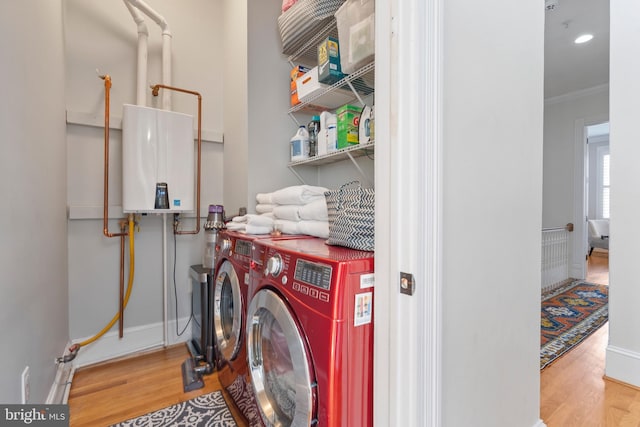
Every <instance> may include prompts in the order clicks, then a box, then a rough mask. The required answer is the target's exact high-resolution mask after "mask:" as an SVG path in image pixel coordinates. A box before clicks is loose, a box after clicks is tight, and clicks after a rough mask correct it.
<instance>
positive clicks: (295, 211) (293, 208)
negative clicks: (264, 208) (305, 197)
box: [273, 205, 301, 221]
mask: <svg viewBox="0 0 640 427" xmlns="http://www.w3.org/2000/svg"><path fill="white" fill-rule="evenodd" d="M300 207H301V206H300V205H277V206H276V207H275V208H273V216H275V217H276V218H277V219H286V220H289V221H300V214H299V211H300Z"/></svg>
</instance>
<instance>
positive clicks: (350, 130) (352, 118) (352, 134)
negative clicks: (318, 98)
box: [336, 104, 362, 149]
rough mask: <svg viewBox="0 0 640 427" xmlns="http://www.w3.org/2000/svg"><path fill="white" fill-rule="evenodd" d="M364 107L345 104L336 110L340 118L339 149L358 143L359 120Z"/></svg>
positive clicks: (338, 118)
mask: <svg viewBox="0 0 640 427" xmlns="http://www.w3.org/2000/svg"><path fill="white" fill-rule="evenodd" d="M361 110H362V108H360V107H356V106H355V105H349V104H347V105H343V106H342V107H340V108H338V109H337V110H336V116H337V120H338V126H337V127H338V149H341V148H345V147H350V146H352V145H355V144H358V121H359V120H360V112H361Z"/></svg>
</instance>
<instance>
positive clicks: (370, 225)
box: [324, 181, 375, 251]
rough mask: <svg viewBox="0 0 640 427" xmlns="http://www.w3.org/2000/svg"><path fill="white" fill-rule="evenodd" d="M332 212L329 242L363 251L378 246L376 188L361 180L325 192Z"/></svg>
mask: <svg viewBox="0 0 640 427" xmlns="http://www.w3.org/2000/svg"><path fill="white" fill-rule="evenodd" d="M324 195H325V200H326V202H327V211H328V214H329V238H328V239H327V244H329V245H338V246H345V247H348V248H352V249H359V250H363V251H373V250H374V248H375V190H374V189H373V188H362V187H361V186H360V183H359V182H358V181H352V182H349V183H346V184H344V185H342V186H341V187H340V188H339V189H336V190H329V191H326V192H325V193H324Z"/></svg>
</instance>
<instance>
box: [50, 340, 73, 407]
mask: <svg viewBox="0 0 640 427" xmlns="http://www.w3.org/2000/svg"><path fill="white" fill-rule="evenodd" d="M70 346H71V343H70V342H69V343H67V345H66V346H65V348H64V350H63V351H62V355H63V356H64V355H66V354H68V353H69V352H68V348H69V347H70ZM74 372H75V367H74V366H73V365H72V364H67V363H60V362H57V364H56V376H55V378H54V379H53V384H51V388H50V389H49V394H48V396H47V400H46V401H45V403H46V404H47V405H58V404H63V403H67V399H68V397H69V389H70V388H71V379H72V378H73V373H74Z"/></svg>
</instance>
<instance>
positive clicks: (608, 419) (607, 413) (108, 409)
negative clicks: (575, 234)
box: [69, 251, 640, 427]
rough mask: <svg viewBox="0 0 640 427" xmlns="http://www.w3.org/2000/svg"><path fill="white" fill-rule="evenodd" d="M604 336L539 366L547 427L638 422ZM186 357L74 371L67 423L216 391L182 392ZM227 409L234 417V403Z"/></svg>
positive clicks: (109, 418)
mask: <svg viewBox="0 0 640 427" xmlns="http://www.w3.org/2000/svg"><path fill="white" fill-rule="evenodd" d="M608 271H609V270H608V254H606V253H604V254H603V253H596V252H595V251H594V254H593V255H592V256H591V257H590V259H589V261H588V272H589V274H588V276H587V280H588V281H591V282H595V283H607V284H608ZM607 341H608V325H604V326H603V327H602V328H600V329H599V330H598V331H597V332H596V333H595V334H593V335H592V336H590V337H589V338H587V339H586V340H585V341H584V342H583V343H582V344H580V345H579V346H578V347H576V349H574V350H573V351H571V352H569V353H567V354H566V355H565V356H563V357H562V358H560V359H559V360H558V361H556V362H555V363H554V364H552V365H551V366H549V367H547V368H546V369H545V370H544V371H542V373H541V375H540V417H541V418H542V420H543V421H544V422H545V423H546V425H547V427H631V426H634V427H640V390H639V389H636V388H633V387H629V386H626V385H624V384H619V383H617V382H615V381H611V380H609V379H606V378H604V366H605V365H604V363H605V349H606V345H607ZM187 357H188V352H187V350H186V347H185V346H184V345H178V346H174V347H169V348H167V349H164V350H159V351H156V352H153V353H149V354H144V355H140V356H136V357H130V358H127V359H124V360H120V361H114V362H109V363H105V364H101V365H97V366H93V367H88V368H84V369H80V370H78V371H77V372H76V373H75V375H74V378H73V383H72V386H71V391H70V394H69V411H70V417H71V420H70V425H71V426H72V427H84V426H87V427H96V426H108V425H110V424H113V423H117V422H120V421H124V420H126V419H129V418H132V417H136V416H139V415H142V414H146V413H148V412H151V411H154V410H157V409H160V408H164V407H167V406H170V405H173V404H175V403H178V402H181V401H184V400H188V399H191V398H193V397H195V396H198V395H200V394H205V393H210V392H212V391H215V390H220V389H221V386H220V383H219V382H218V379H217V376H216V374H215V373H214V374H212V375H208V376H206V377H205V388H203V389H200V390H195V391H192V392H190V393H184V392H183V390H182V374H181V370H180V365H181V364H182V362H183V361H184V359H186V358H187ZM225 397H226V398H227V402H231V400H230V399H229V398H228V396H225ZM229 408H230V409H231V411H232V413H233V414H234V416H235V417H236V419H238V420H240V419H241V418H240V417H239V415H238V414H239V413H238V410H237V409H236V408H235V406H234V405H233V404H230V403H229ZM239 425H241V426H242V427H245V426H244V424H240V423H239Z"/></svg>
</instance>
